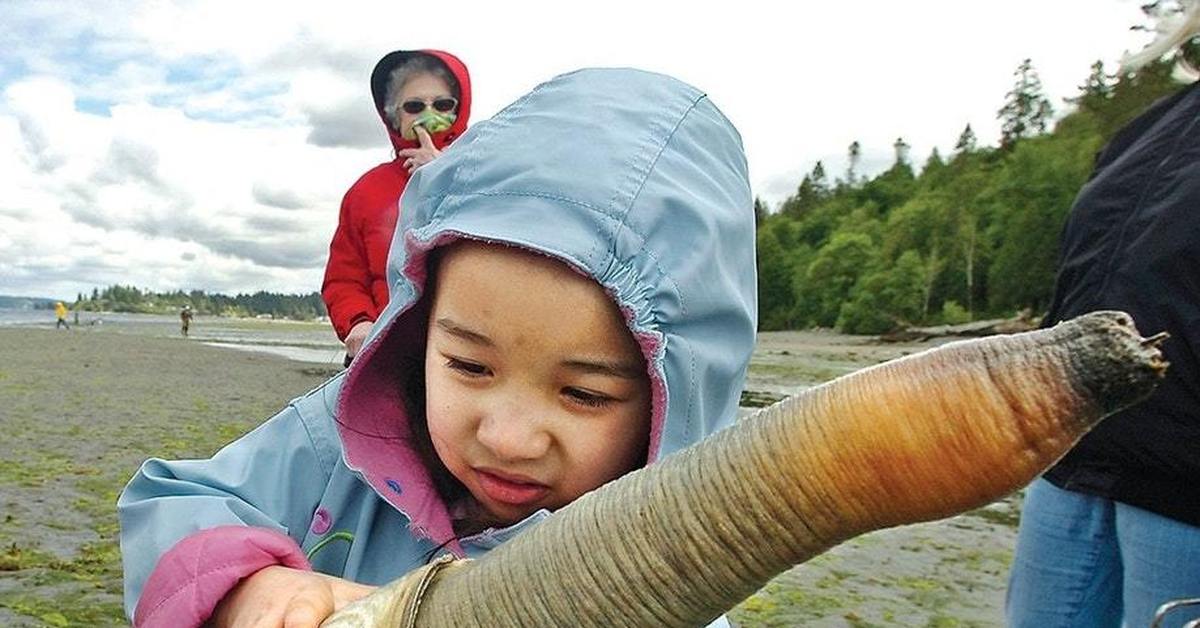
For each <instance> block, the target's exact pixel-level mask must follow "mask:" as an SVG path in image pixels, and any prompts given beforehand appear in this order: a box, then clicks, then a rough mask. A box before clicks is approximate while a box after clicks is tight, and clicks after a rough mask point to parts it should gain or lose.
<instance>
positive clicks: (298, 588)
mask: <svg viewBox="0 0 1200 628" xmlns="http://www.w3.org/2000/svg"><path fill="white" fill-rule="evenodd" d="M374 590H375V587H371V586H367V585H365V584H358V583H356V582H350V581H349V580H343V579H341V578H335V577H333V576H328V575H325V574H322V573H316V572H313V571H302V570H299V569H292V568H290V567H283V566H279V565H276V566H273V567H265V568H263V569H260V570H258V571H256V572H254V573H253V574H251V575H249V576H247V577H246V578H244V579H243V580H242V581H241V582H240V583H238V585H237V586H236V587H234V588H233V590H231V591H230V592H229V593H228V594H227V595H226V596H225V598H224V599H222V600H221V603H220V604H218V605H217V608H216V609H215V610H214V611H213V615H212V618H211V619H210V620H209V624H206V625H211V626H214V627H216V628H227V627H228V628H243V627H244V628H317V627H318V626H320V625H321V622H322V621H325V618H327V617H329V616H330V615H332V614H333V613H334V611H338V610H341V608H342V607H343V606H345V605H347V604H349V603H350V602H353V601H355V600H357V599H359V598H362V597H366V595H367V594H369V593H370V592H371V591H374Z"/></svg>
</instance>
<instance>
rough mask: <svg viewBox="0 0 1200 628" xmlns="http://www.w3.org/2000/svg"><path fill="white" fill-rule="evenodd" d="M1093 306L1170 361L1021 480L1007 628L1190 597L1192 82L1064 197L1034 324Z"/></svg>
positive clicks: (1194, 235)
mask: <svg viewBox="0 0 1200 628" xmlns="http://www.w3.org/2000/svg"><path fill="white" fill-rule="evenodd" d="M1197 6H1200V5H1197ZM1192 13H1193V14H1196V15H1200V13H1198V12H1197V11H1195V10H1193V11H1192ZM1193 17H1195V15H1194V16H1193ZM1160 54H1161V53H1160ZM1105 309H1107V310H1114V309H1115V310H1124V311H1126V312H1129V313H1130V314H1131V315H1132V316H1133V318H1134V321H1135V322H1136V324H1137V326H1138V328H1139V330H1140V331H1141V332H1142V333H1143V335H1152V334H1157V333H1159V332H1162V331H1166V332H1168V333H1169V334H1170V338H1169V339H1168V340H1167V341H1166V342H1165V343H1164V344H1163V345H1162V348H1163V352H1164V354H1165V356H1166V359H1167V360H1168V361H1169V362H1170V368H1169V369H1168V371H1167V376H1166V379H1165V381H1164V382H1163V384H1162V385H1161V386H1160V387H1159V389H1158V390H1157V391H1156V392H1155V393H1154V394H1153V396H1151V397H1150V398H1149V399H1148V400H1146V401H1144V402H1142V403H1141V404H1138V405H1136V406H1134V407H1132V408H1129V409H1127V410H1125V411H1123V412H1121V413H1119V414H1117V415H1115V416H1112V417H1110V418H1108V419H1107V420H1105V421H1104V422H1103V423H1101V424H1100V425H1099V426H1098V427H1096V429H1095V430H1093V431H1092V432H1091V433H1090V434H1088V435H1087V436H1085V437H1084V438H1083V439H1082V440H1081V441H1080V442H1079V443H1078V444H1077V445H1076V446H1075V448H1074V449H1072V450H1071V451H1070V452H1069V453H1068V454H1067V455H1066V456H1065V457H1064V458H1063V459H1062V460H1061V461H1059V463H1058V464H1057V465H1055V466H1054V467H1053V468H1051V469H1050V470H1049V471H1047V472H1046V474H1045V475H1044V476H1043V478H1042V479H1039V480H1037V481H1036V482H1034V483H1033V484H1032V485H1030V487H1029V489H1028V492H1027V493H1026V496H1025V503H1024V507H1023V509H1022V513H1021V524H1020V530H1019V532H1018V540H1017V549H1016V555H1015V557H1014V559H1013V565H1012V572H1011V574H1010V579H1009V590H1008V600H1007V604H1006V613H1007V616H1008V625H1009V626H1013V627H1016V628H1021V627H1032V626H1037V627H1039V628H1045V627H1055V626H1087V627H1089V628H1091V627H1101V628H1102V627H1108V626H1111V627H1114V628H1115V627H1116V626H1120V625H1122V622H1124V625H1125V626H1130V627H1144V626H1149V625H1150V623H1151V621H1152V619H1153V617H1154V615H1155V612H1156V609H1157V608H1158V607H1159V606H1160V605H1162V604H1164V603H1167V602H1171V601H1175V600H1181V599H1186V598H1200V83H1194V84H1192V85H1191V86H1190V87H1187V88H1185V89H1183V90H1182V91H1180V92H1178V93H1176V94H1174V95H1173V96H1170V97H1168V98H1166V99H1164V100H1163V101H1160V102H1158V103H1156V104H1155V105H1154V106H1152V107H1151V108H1150V109H1149V110H1148V111H1146V112H1144V113H1143V114H1142V115H1141V116H1140V117H1138V118H1137V119H1135V120H1134V121H1132V122H1130V123H1129V124H1128V125H1126V126H1125V127H1124V128H1123V129H1122V130H1121V131H1119V132H1118V133H1117V135H1116V136H1115V137H1114V138H1113V139H1112V141H1111V142H1110V143H1109V144H1108V146H1106V147H1105V149H1104V150H1103V151H1102V152H1101V153H1100V155H1099V156H1098V158H1097V163H1096V167H1095V170H1094V172H1093V174H1092V178H1091V180H1090V181H1088V183H1087V184H1086V185H1085V186H1084V187H1083V189H1082V190H1081V191H1080V193H1079V195H1078V197H1077V198H1076V200H1075V204H1074V206H1073V207H1072V208H1071V212H1070V214H1069V216H1068V218H1067V222H1066V226H1065V227H1064V230H1063V234H1062V240H1061V258H1060V263H1059V270H1058V276H1057V279H1056V282H1055V288H1054V298H1053V301H1052V303H1051V305H1050V310H1049V312H1048V314H1047V315H1046V318H1045V319H1044V324H1045V325H1047V326H1049V325H1053V324H1054V323H1056V322H1058V321H1060V320H1063V319H1067V318H1071V317H1073V316H1076V315H1079V314H1082V313H1084V312H1089V311H1092V310H1105ZM1196 617H1200V607H1196V606H1189V607H1187V608H1183V609H1181V610H1179V611H1177V612H1171V613H1168V614H1165V615H1164V618H1165V619H1166V620H1167V623H1165V624H1162V625H1164V626H1168V625H1169V626H1180V625H1182V624H1183V623H1184V622H1185V621H1188V620H1191V619H1194V618H1196Z"/></svg>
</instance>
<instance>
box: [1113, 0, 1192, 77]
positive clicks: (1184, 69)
mask: <svg viewBox="0 0 1200 628" xmlns="http://www.w3.org/2000/svg"><path fill="white" fill-rule="evenodd" d="M1146 8H1147V9H1148V11H1147V12H1148V13H1149V14H1150V16H1151V18H1153V19H1154V21H1155V25H1154V31H1155V32H1156V33H1157V34H1158V37H1157V38H1156V39H1155V40H1154V41H1152V42H1150V44H1149V45H1147V46H1146V47H1145V48H1143V49H1142V50H1141V51H1140V52H1138V53H1136V54H1128V53H1127V54H1126V55H1125V57H1124V58H1122V59H1121V71H1122V72H1135V71H1137V70H1139V69H1141V68H1142V66H1145V65H1146V64H1147V63H1150V62H1151V61H1156V60H1158V59H1162V58H1164V57H1167V56H1169V55H1170V56H1174V58H1175V69H1174V72H1173V73H1172V76H1173V77H1174V78H1175V79H1176V80H1179V81H1181V82H1191V81H1195V80H1196V79H1198V78H1200V71H1197V68H1195V67H1193V66H1192V64H1190V63H1189V62H1188V60H1187V59H1186V58H1185V57H1184V55H1183V54H1182V53H1181V49H1182V47H1183V45H1184V44H1186V43H1188V42H1189V41H1191V40H1192V38H1194V37H1196V36H1197V35H1200V0H1175V1H1174V2H1154V3H1152V4H1150V5H1147V7H1146Z"/></svg>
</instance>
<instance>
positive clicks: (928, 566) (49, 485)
mask: <svg viewBox="0 0 1200 628" xmlns="http://www.w3.org/2000/svg"><path fill="white" fill-rule="evenodd" d="M264 327H266V326H265V325H264ZM284 328H286V326H279V325H276V326H272V327H271V329H270V331H271V333H278V330H279V329H284ZM296 329H297V330H299V331H298V332H297V333H303V334H309V333H313V332H312V330H311V328H310V327H303V326H297V327H296ZM252 340H253V339H252ZM248 342H251V341H250V340H248ZM253 342H259V341H258V340H253ZM926 346H929V345H928V344H913V345H880V344H876V343H872V342H871V341H870V339H869V338H862V337H853V336H842V335H838V334H833V333H828V332H786V333H774V334H764V335H763V336H762V338H761V339H760V342H759V347H758V350H757V351H756V353H755V356H754V361H753V363H752V366H751V376H750V379H749V382H748V384H747V388H748V390H750V391H752V392H753V393H755V394H752V395H747V397H746V399H747V401H748V402H754V401H755V400H758V401H764V400H769V399H770V398H773V397H776V396H779V395H783V394H792V393H795V392H797V391H799V390H803V389H804V388H805V387H807V386H811V385H813V384H816V383H819V382H822V381H826V380H828V379H831V378H833V377H836V376H837V375H841V374H843V373H846V372H850V371H853V370H855V369H858V368H861V367H863V366H867V365H870V364H874V363H877V362H880V361H883V360H886V359H890V358H894V357H898V356H900V355H903V354H906V353H911V352H913V351H917V350H920V349H922V348H925V347H926ZM337 368H338V367H337V366H336V365H334V364H319V363H312V362H299V361H294V360H289V359H286V358H284V357H280V356H275V355H268V354H263V353H257V352H252V351H239V350H233V349H229V348H223V347H214V346H209V345H207V344H204V342H202V341H200V340H197V339H194V338H193V339H189V340H185V339H182V338H179V337H177V336H176V337H171V336H170V335H168V334H165V333H151V334H140V333H113V331H112V330H111V326H110V329H109V330H101V329H78V330H72V331H71V332H66V331H57V332H56V331H55V330H54V329H52V328H42V327H8V328H5V327H0V425H2V426H3V434H4V438H3V439H2V440H0V504H3V515H0V625H3V626H120V625H125V620H124V614H123V612H122V610H121V566H120V556H119V549H118V547H117V542H116V538H117V523H116V513H115V507H114V504H115V501H116V497H117V495H118V494H119V493H120V491H121V489H122V487H123V486H124V484H125V482H126V481H127V480H128V479H129V477H130V476H131V475H132V474H133V472H134V471H135V470H136V469H137V466H138V465H139V464H140V463H141V462H142V461H143V460H144V459H146V458H148V457H152V456H157V457H166V458H188V457H205V456H208V455H211V454H212V453H213V452H215V451H216V450H217V449H218V448H220V447H221V446H222V445H223V444H225V443H226V442H228V441H230V440H232V439H234V438H236V437H237V436H238V435H240V434H242V433H244V432H246V431H247V430H249V429H251V428H253V427H254V426H256V425H257V424H259V423H260V422H262V421H263V420H264V419H266V418H267V417H269V416H271V415H272V414H274V413H275V412H276V411H277V410H278V409H280V408H281V407H282V406H283V405H284V404H285V403H286V402H287V400H289V399H291V398H292V397H295V396H298V395H300V394H303V393H304V392H306V391H308V390H309V389H311V388H312V387H314V386H316V385H318V384H320V383H321V382H323V381H324V380H325V379H327V378H328V377H329V376H330V375H332V374H333V373H335V372H336V370H337ZM1018 503H1019V502H1018V500H1017V499H1016V497H1010V498H1009V499H1007V500H1004V501H1001V502H999V503H997V504H994V505H992V506H990V507H988V508H985V509H981V510H979V511H976V512H974V513H970V514H968V515H963V516H960V517H956V518H953V519H949V520H946V521H942V522H936V523H931V524H923V525H918V526H908V527H904V528H899V529H894V530H886V531H883V532H878V533H875V534H871V535H867V536H864V537H860V538H858V539H853V540H851V541H850V542H848V543H846V544H843V545H842V546H840V547H838V548H835V549H834V550H832V551H831V552H829V553H827V554H825V555H823V556H821V557H818V558H817V559H815V560H813V561H811V562H809V563H807V564H805V565H802V566H799V567H797V568H795V569H793V570H791V571H789V572H788V573H786V574H784V575H783V576H781V577H780V578H778V579H776V580H775V581H774V582H772V583H771V584H770V585H768V586H767V587H766V588H765V589H763V590H762V591H760V592H759V593H758V594H757V595H755V596H753V597H752V598H750V599H749V600H747V601H746V602H744V603H743V604H742V605H740V606H739V607H738V608H737V609H735V610H734V611H733V612H732V613H731V614H730V616H731V618H732V619H733V620H734V621H735V623H736V624H737V625H739V626H797V625H805V626H855V627H862V626H1000V625H1002V624H1003V618H1002V614H1001V608H1002V604H1003V597H1004V577H1005V574H1006V572H1007V566H1008V562H1009V560H1010V557H1011V551H1012V545H1013V540H1014V536H1015V524H1016V520H1017V506H1016V505H1017V504H1018Z"/></svg>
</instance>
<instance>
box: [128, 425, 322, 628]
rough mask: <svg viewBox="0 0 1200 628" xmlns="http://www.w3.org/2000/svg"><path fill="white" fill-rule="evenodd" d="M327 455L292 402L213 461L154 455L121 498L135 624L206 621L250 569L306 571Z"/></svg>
mask: <svg viewBox="0 0 1200 628" xmlns="http://www.w3.org/2000/svg"><path fill="white" fill-rule="evenodd" d="M329 458H330V455H329V453H328V452H325V453H324V454H322V452H321V451H320V450H318V448H317V447H316V446H315V445H314V443H313V440H312V438H311V436H310V434H309V431H308V428H307V426H306V425H305V423H304V422H303V421H302V419H301V417H300V412H299V411H298V410H297V409H296V408H295V406H289V407H288V408H287V409H285V410H284V411H283V412H281V413H279V414H278V415H276V416H274V417H273V418H271V419H270V420H268V421H267V422H266V423H264V424H262V425H261V426H259V427H258V428H257V429H255V430H254V431H252V432H250V433H249V434H247V435H245V436H243V437H242V438H240V439H238V440H237V441H235V442H234V443H232V444H230V445H228V446H226V447H225V448H224V449H222V450H221V451H219V452H217V454H216V455H214V456H213V457H212V458H210V459H208V460H183V461H173V462H168V461H164V460H159V459H150V460H147V461H146V462H145V463H144V464H143V465H142V467H141V469H140V470H139V471H138V472H137V473H136V474H135V475H134V477H133V479H132V480H130V482H129V484H128V485H127V486H126V487H125V491H124V492H123V493H122V494H121V497H120V499H119V500H118V501H117V511H118V515H119V518H120V522H121V554H122V562H123V564H124V572H125V574H124V577H125V612H126V614H127V615H128V616H129V617H131V618H133V619H134V625H135V626H167V625H170V626H199V625H200V624H202V623H203V622H204V621H206V620H207V619H208V617H209V615H211V614H212V611H213V609H214V608H215V607H216V604H217V603H218V602H220V600H221V599H222V598H223V597H224V596H225V594H226V593H227V592H228V591H229V590H230V589H232V588H233V587H234V586H235V585H236V584H237V583H238V582H239V581H240V580H241V579H242V578H244V577H245V576H248V575H250V574H252V573H254V572H255V571H258V570H259V569H262V568H263V567H266V566H269V565H275V564H281V565H286V566H289V567H294V568H299V569H304V568H308V563H307V561H306V560H305V558H304V554H303V552H302V551H301V549H300V545H299V543H301V542H302V541H303V540H304V535H305V533H306V530H307V527H308V524H309V522H310V519H311V517H312V513H313V510H314V509H315V508H316V506H317V504H318V502H319V501H320V499H321V497H322V495H323V494H324V491H325V486H326V485H327V483H328V478H329V474H330V473H331V471H332V463H331V461H330V460H329Z"/></svg>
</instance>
